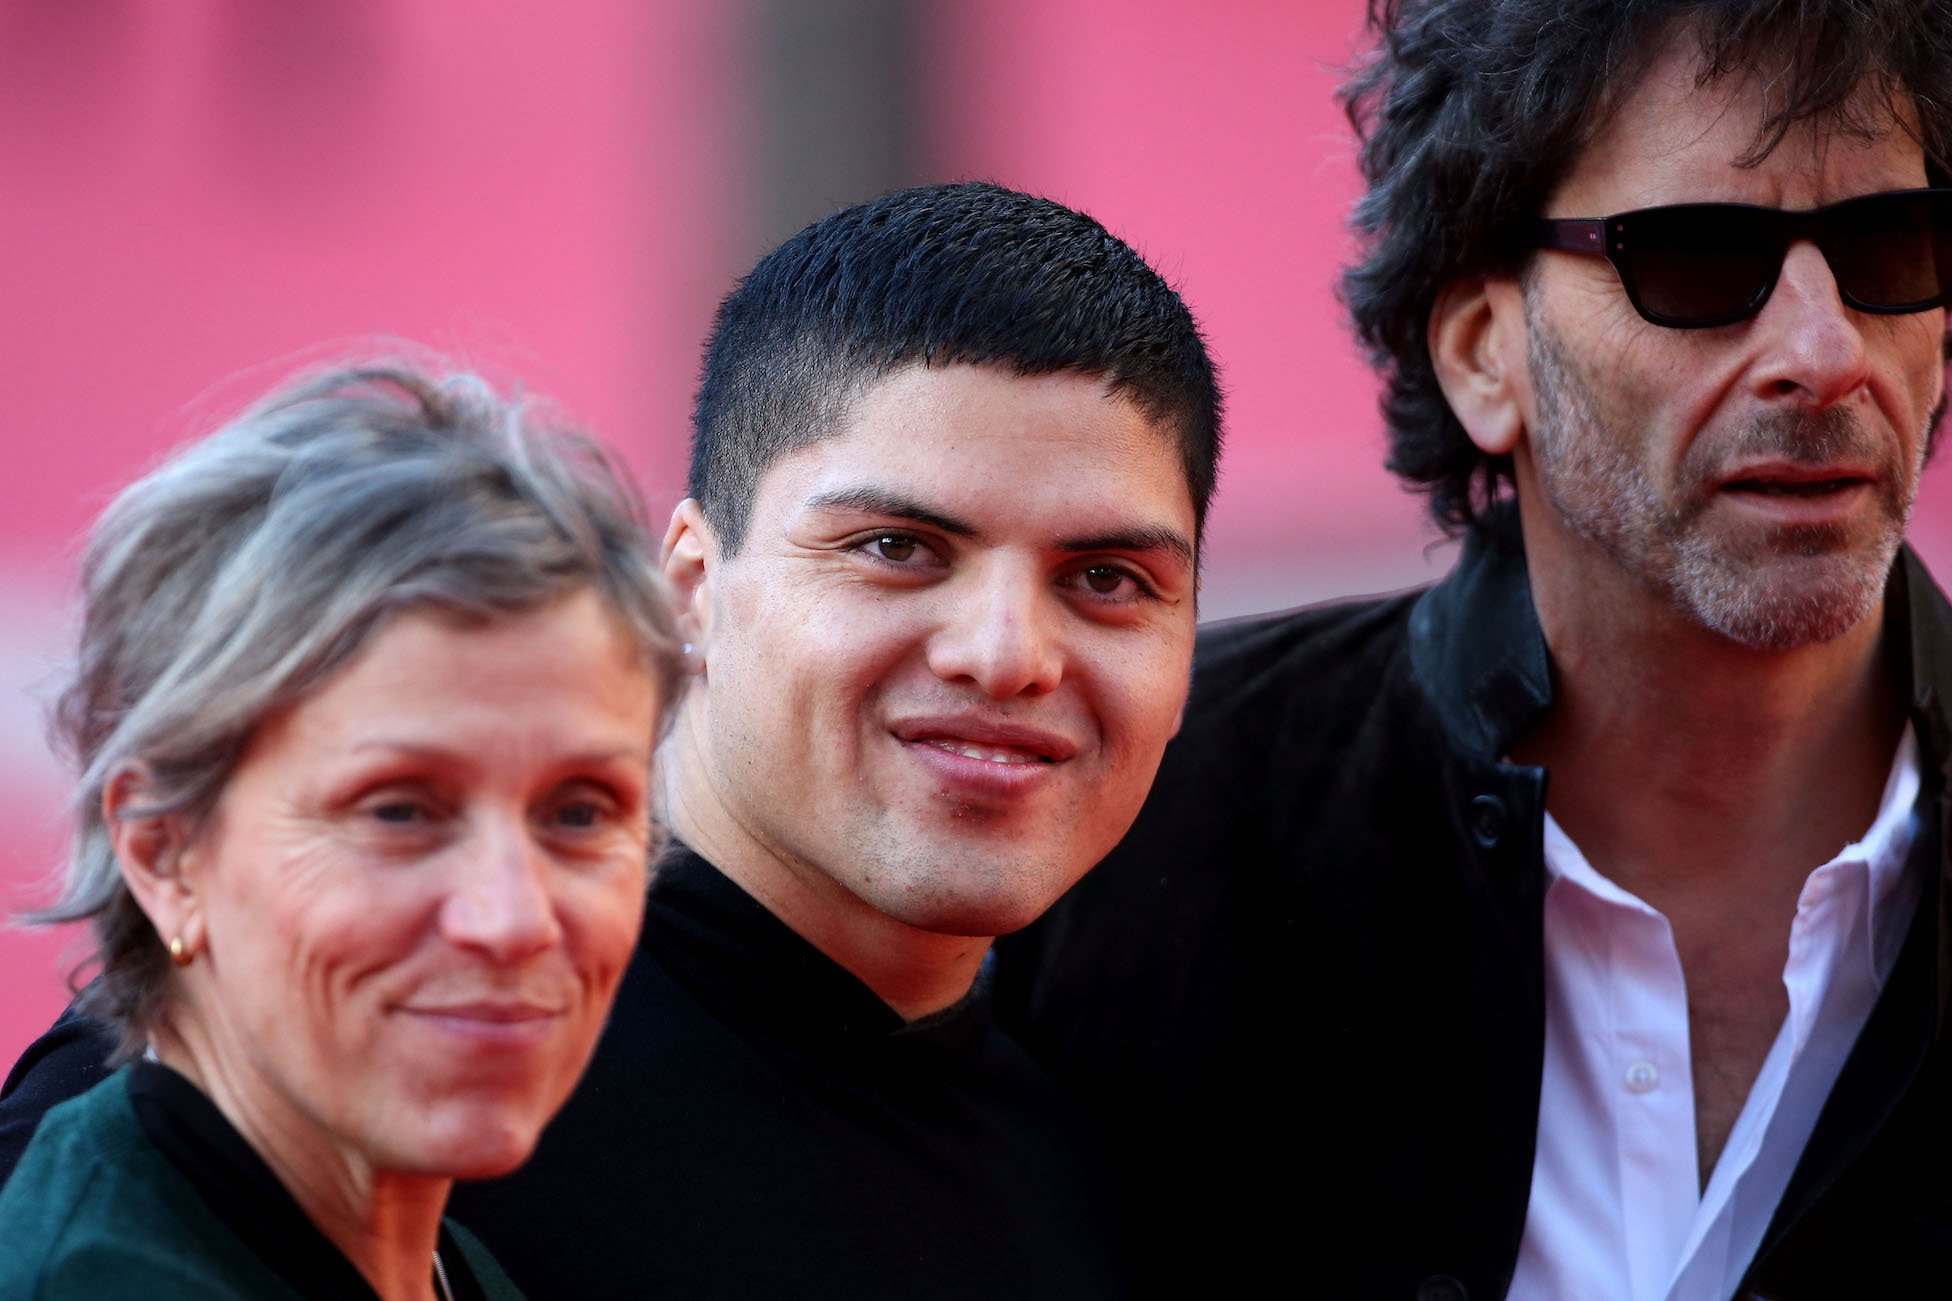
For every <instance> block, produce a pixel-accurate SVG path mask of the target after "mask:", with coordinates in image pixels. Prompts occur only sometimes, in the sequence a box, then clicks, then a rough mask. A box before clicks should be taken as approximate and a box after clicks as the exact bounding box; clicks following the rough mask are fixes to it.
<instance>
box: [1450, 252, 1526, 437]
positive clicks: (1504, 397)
mask: <svg viewBox="0 0 1952 1301" xmlns="http://www.w3.org/2000/svg"><path fill="white" fill-rule="evenodd" d="M1428 341H1429V346H1430V362H1431V365H1432V366H1434V367H1435V368H1436V371H1437V383H1438V384H1439V385H1440V386H1441V387H1442V388H1443V390H1444V398H1445V400H1446V401H1448V402H1449V403H1450V409H1451V410H1452V411H1454V412H1455V413H1456V414H1457V419H1458V422H1459V423H1460V424H1462V425H1463V426H1464V432H1465V433H1467V434H1469V435H1470V436H1471V441H1472V442H1473V443H1475V444H1477V446H1478V450H1480V451H1482V452H1484V453H1485V454H1486V455H1488V456H1506V455H1509V454H1510V453H1511V452H1512V450H1513V449H1514V448H1516V447H1517V446H1518V443H1519V440H1520V439H1521V438H1522V437H1523V436H1524V433H1525V429H1526V427H1527V422H1528V421H1529V420H1530V418H1531V414H1532V382H1531V381H1532V375H1531V367H1530V363H1529V360H1528V347H1529V343H1530V339H1529V335H1528V332H1527V327H1526V322H1525V296H1524V291H1523V290H1521V289H1520V288H1519V285H1518V281H1517V280H1515V279H1513V278H1512V277H1510V276H1466V277H1463V278H1461V279H1458V280H1453V281H1451V282H1450V283H1449V284H1447V285H1445V286H1444V288H1443V290H1442V291H1441V292H1439V293H1438V295H1437V302H1436V305H1435V306H1433V307H1432V308H1431V309H1430V330H1429V335H1428Z"/></svg>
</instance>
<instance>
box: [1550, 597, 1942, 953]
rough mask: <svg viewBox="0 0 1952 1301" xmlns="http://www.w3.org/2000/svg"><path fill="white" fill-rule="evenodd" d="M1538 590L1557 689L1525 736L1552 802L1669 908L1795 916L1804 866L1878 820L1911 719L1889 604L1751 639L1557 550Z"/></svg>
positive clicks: (1577, 832)
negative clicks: (1893, 656) (1814, 628)
mask: <svg viewBox="0 0 1952 1301" xmlns="http://www.w3.org/2000/svg"><path fill="white" fill-rule="evenodd" d="M1533 599H1534V601H1535V602H1536V604H1537V608H1538V613H1539V622H1540V626H1541V628H1542V630H1543V632H1544V634H1545V639H1546V645H1547V647H1548V648H1549V649H1550V651H1551V654H1552V661H1553V669H1554V699H1553V706H1552V709H1551V712H1550V713H1549V714H1548V715H1547V717H1546V719H1545V721H1544V722H1543V723H1542V724H1541V725H1540V726H1539V727H1537V728H1536V729H1534V731H1533V732H1532V733H1531V734H1529V735H1528V736H1526V737H1525V738H1524V739H1523V740H1522V741H1521V742H1520V744H1519V745H1518V746H1516V747H1515V748H1514V753H1515V756H1516V757H1518V758H1521V759H1523V760H1525V761H1526V762H1531V763H1538V764H1541V765H1543V766H1545V767H1546V768H1548V769H1549V770H1550V773H1551V784H1550V786H1549V788H1548V790H1549V795H1548V806H1549V807H1550V809H1551V811H1552V814H1553V816H1554V817H1555V818H1556V819H1557V820H1558V821H1559V823H1560V825H1562V826H1563V827H1565V829H1566V831H1567V834H1568V835H1570V836H1571V837H1572V838H1573V840H1574V842H1575V843H1577V844H1578V845H1579V846H1580V848H1581V850H1582V851H1583V852H1584V853H1585V854H1586V856H1587V858H1588V859H1589V860H1590V861H1591V862H1592V863H1593V865H1594V867H1595V868H1597V869H1598V870H1599V871H1601V872H1602V873H1604V874H1605V875H1607V876H1608V877H1610V878H1612V879H1613V880H1615V881H1616V882H1618V883H1619V884H1621V885H1622V886H1624V887H1625V888H1627V889H1629V890H1631V891H1633V892H1634V893H1636V894H1638V895H1640V897H1642V898H1643V899H1646V900H1647V902H1648V903H1650V904H1653V905H1654V906H1655V907H1661V908H1662V910H1663V911H1667V909H1666V907H1665V906H1663V901H1664V900H1665V901H1669V902H1671V903H1673V904H1674V905H1676V906H1681V907H1687V906H1690V902H1691V901H1692V903H1693V904H1696V905H1700V904H1709V903H1710V901H1711V900H1713V899H1714V898H1717V897H1722V898H1724V899H1725V900H1726V902H1728V903H1729V904H1731V905H1733V904H1736V903H1738V902H1739V901H1742V900H1747V901H1749V903H1750V904H1751V905H1762V906H1767V905H1764V904H1763V900H1766V899H1767V900H1774V901H1775V907H1776V908H1777V909H1780V908H1781V907H1782V906H1783V905H1784V902H1785V900H1786V902H1787V907H1788V909H1789V915H1793V913H1794V903H1795V897H1796V893H1797V891H1798V890H1800V887H1801V882H1802V880H1803V879H1804V877H1806V876H1807V875H1808V874H1809V873H1810V871H1812V870H1813V869H1815V868H1816V867H1819V866H1821V865H1822V864H1823V863H1825V862H1827V861H1828V860H1829V859H1830V858H1832V857H1834V856H1835V855H1836V853H1837V851H1838V850H1840V849H1842V848H1843V847H1844V846H1845V845H1847V844H1849V843H1850V842H1851V841H1853V840H1854V839H1856V838H1857V837H1858V836H1860V835H1862V833H1863V832H1864V830H1865V829H1866V828H1867V827H1869V826H1870V824H1871V821H1872V819H1873V818H1874V816H1875V814H1876V812H1877V807H1878V803H1879V800H1880V798H1881V796H1882V793H1883V789H1884V784H1885V780H1886V778H1887V776H1888V775H1889V771H1890V766H1891V759H1892V755H1893V754H1894V752H1895V750H1896V748H1897V743H1898V738H1899V735H1900V734H1901V733H1902V731H1903V726H1904V718H1903V711H1902V707H1901V704H1900V701H1899V699H1898V696H1897V693H1896V691H1895V690H1894V687H1893V683H1892V681H1891V676H1890V673H1889V671H1888V667H1887V664H1886V657H1885V654H1884V641H1883V636H1882V632H1883V607H1882V605H1881V604H1880V606H1879V607H1878V608H1877V609H1875V610H1874V611H1873V612H1872V613H1871V615H1870V616H1869V617H1868V618H1866V619H1865V620H1863V621H1862V622H1861V623H1860V624H1859V625H1858V626H1857V627H1855V628H1852V629H1851V630H1849V631H1848V632H1846V633H1845V634H1844V635H1842V636H1840V637H1838V638H1836V639H1834V640H1832V641H1829V642H1824V643H1820V644H1817V645H1812V646H1806V647H1800V648H1797V649H1795V650H1790V651H1757V650H1752V649H1750V648H1747V647H1744V646H1740V645H1737V644H1736V643H1734V642H1731V641H1729V640H1728V639H1727V638H1725V637H1722V636H1720V635H1719V634H1716V633H1714V632H1711V631H1709V630H1707V629H1704V628H1701V627H1699V626H1698V625H1696V624H1694V623H1693V622H1692V621H1690V620H1688V619H1687V618H1686V617H1685V616H1683V615H1681V614H1680V613H1679V612H1677V611H1674V610H1672V609H1671V608H1669V607H1668V606H1666V605H1665V604H1664V603H1662V602H1660V601H1659V600H1658V599H1655V598H1653V597H1651V596H1647V595H1644V594H1641V593H1633V592H1619V591H1610V590H1606V589H1605V585H1604V584H1599V585H1596V584H1594V583H1593V582H1592V581H1591V580H1590V577H1588V576H1586V575H1573V574H1563V573H1554V572H1553V567H1552V566H1551V565H1550V564H1549V563H1547V564H1544V565H1535V566H1534V570H1533ZM1711 906H1712V905H1711ZM1784 924H1785V925H1787V917H1785V918H1784Z"/></svg>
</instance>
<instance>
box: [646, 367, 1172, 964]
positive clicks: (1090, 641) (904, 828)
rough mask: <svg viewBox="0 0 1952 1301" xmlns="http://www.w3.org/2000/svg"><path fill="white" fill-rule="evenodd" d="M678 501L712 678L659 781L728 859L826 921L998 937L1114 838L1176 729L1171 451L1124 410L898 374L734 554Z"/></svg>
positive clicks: (795, 479)
mask: <svg viewBox="0 0 1952 1301" xmlns="http://www.w3.org/2000/svg"><path fill="white" fill-rule="evenodd" d="M687 511H690V512H691V516H690V522H689V523H683V522H681V523H679V524H674V533H673V538H672V542H673V546H674V552H673V554H677V555H681V554H682V553H684V552H685V551H686V550H687V548H688V546H693V547H696V546H702V552H703V556H704V564H703V577H702V580H701V579H699V578H697V577H696V576H695V573H696V571H694V577H693V578H692V579H691V580H690V583H691V587H692V591H691V595H690V601H689V608H690V611H691V614H692V616H693V617H694V618H695V619H696V620H697V627H698V629H699V633H698V635H699V645H698V654H699V655H700V656H701V658H702V660H703V667H704V679H703V681H702V682H701V683H700V684H699V686H698V687H697V689H696V690H695V691H694V694H693V696H692V698H691V699H690V700H689V701H688V702H687V705H686V709H685V714H684V716H683V719H682V721H681V723H680V726H679V730H678V738H677V754H676V757H675V762H676V764H677V767H678V772H677V776H676V781H677V783H678V798H679V802H680V804H681V805H682V807H683V808H684V809H685V810H686V811H687V814H686V816H687V817H688V818H689V819H690V820H691V821H692V822H693V823H694V824H702V827H703V834H704V835H705V837H706V838H707V839H709V840H710V841H712V842H714V843H716V844H717V845H718V846H721V848H720V849H719V850H718V852H720V853H725V852H727V851H726V850H725V849H724V848H722V846H725V845H726V844H728V843H730V844H731V845H732V846H733V847H734V848H733V851H732V852H741V853H744V852H755V853H757V854H760V855H763V856H764V858H765V860H766V861H767V862H768V863H769V864H772V865H775V866H776V867H777V869H778V870H783V871H787V872H791V873H793V874H794V875H796V876H798V877H799V878H801V882H800V883H801V884H803V885H805V886H807V887H809V888H810V889H811V891H812V892H813V893H814V894H815V895H816V896H818V897H821V898H824V899H826V900H828V901H829V903H830V904H831V907H832V908H833V909H834V910H835V911H836V912H837V913H844V912H846V911H847V910H849V909H857V908H859V907H861V906H862V905H865V906H866V907H867V908H870V909H872V910H873V911H874V912H877V913H879V914H882V915H883V916H885V917H888V918H893V919H895V920H896V921H899V922H902V923H904V924H906V925H908V926H912V927H915V928H918V929H921V930H925V931H930V932H936V933H941V934H950V935H970V936H989V935H997V934H1002V933H1005V932H1007V931H1011V930H1014V929H1016V928H1017V927H1020V926H1022V925H1024V924H1026V923H1028V922H1029V921H1031V920H1032V919H1034V918H1035V917H1036V916H1037V915H1038V914H1039V913H1041V912H1042V911H1043V910H1044V909H1045V908H1046V907H1048V906H1049V905H1050V904H1051V903H1052V902H1053V901H1055V900H1056V899H1057V897H1058V896H1059V895H1060V894H1062V893H1063V892H1064V890H1065V889H1066V888H1068V887H1069V886H1070V885H1071V883H1072V882H1073V881H1075V880H1076V879H1077V878H1078V877H1079V876H1080V875H1082V874H1083V873H1084V872H1085V871H1086V869H1088V868H1090V867H1091V866H1092V865H1093V864H1094V863H1096V862H1097V861H1098V860H1099V859H1100V858H1101V857H1103V856H1104V854H1105V853H1106V852H1107V851H1108V850H1110V849H1111V847H1112V846H1113V845H1114V844H1115V843H1116V842H1117V841H1118V839H1119V838H1120V837H1121V836H1123V835H1124V834H1125V831H1126V829H1127V828H1128V827H1129V826H1130V825H1131V822H1132V820H1133V818H1134V817H1135V816H1136V815H1137V813H1138V809H1139V805H1140V803H1141V802H1142V800H1143V799H1144V797H1145V794H1146V791H1147V789H1148V787H1149V786H1150V785H1151V782H1152V778H1153V774H1154V772H1155V771H1156V769H1157V767H1158V764H1159V758H1160V754H1161V752H1162V750H1163V749H1164V747H1165V744H1166V742H1167V740H1168V739H1169V738H1170V737H1171V736H1172V734H1173V732H1174V731H1176V730H1177V728H1178V722H1179V714H1180V709H1181V707H1182V705H1183V704H1184V703H1185V698H1186V690H1187V683H1188V677H1189V674H1190V670H1191V663H1192V653H1193V631H1194V594H1195V593H1194V588H1195V576H1194V557H1193V552H1192V548H1193V544H1194V516H1193V502H1192V498H1191V495H1190V493H1189V491H1188V489H1187V486H1186V478H1185V475H1184V473H1183V472H1182V470H1181V466H1180V461H1179V456H1178V452H1177V449H1176V444H1175V441H1174V439H1173V437H1172V435H1171V434H1170V433H1169V432H1167V431H1164V430H1162V429H1160V428H1159V427H1157V426H1156V425H1155V424H1153V423H1152V422H1151V421H1150V420H1149V419H1148V418H1147V417H1146V416H1145V415H1144V414H1142V413H1141V412H1140V411H1139V409H1138V408H1137V407H1136V406H1134V405H1133V404H1132V403H1131V402H1129V401H1127V400H1126V399H1124V398H1122V397H1118V396H1113V395H1110V394H1108V392H1107V389H1106V386H1105V385H1104V383H1103V382H1102V381H1100V380H1098V379H1095V378H1090V377H1087V376H1083V375H1080V374H1076V373H1060V374H1055V375H1045V376H1035V377H1019V376H1016V375H1013V374H1012V373H1010V372H1009V371H1007V370H1002V369H997V368H992V367H979V366H967V365H951V366H945V367H939V368H934V369H930V368H925V367H921V366H911V367H909V368H906V369H904V370H901V371H897V372H896V373H894V374H893V375H891V376H889V377H888V378H886V379H884V380H882V381H880V382H878V383H877V384H875V385H874V386H872V387H870V388H869V389H868V390H867V391H866V393H865V394H864V395H863V396H862V397H861V398H860V400H859V401H858V402H857V403H856V404H855V406H854V408H853V410H852V412H851V414H850V416H849V418H848V420H847V423H846V426H845V428H844V430H843V432H841V433H840V434H839V435H837V436H836V437H833V438H829V439H826V440H825V441H822V442H819V443H816V444H814V445H812V446H809V447H805V448H802V449H800V450H798V451H795V452H793V453H790V454H789V455H787V456H785V457H783V458H781V459H780V460H779V461H777V462H776V463H775V464H773V465H772V466H771V467H770V468H769V469H768V470H767V471H766V473H765V475H764V477H763V478H762V479H761V481H760V484H759V489H758V493H757V496H756V499H755V500H754V502H753V507H752V511H751V515H750V523H749V526H748V528H747V530H746V535H745V539H744V541H743V543H742V545H741V546H740V548H739V550H738V551H737V553H736V554H734V555H731V556H729V557H728V556H724V555H722V554H719V552H718V548H717V545H716V542H715V540H713V539H712V538H711V537H710V533H709V528H708V527H707V526H705V525H703V523H702V521H701V520H699V518H698V517H697V515H696V511H695V508H693V507H691V506H690V505H689V504H687V506H685V507H681V508H680V518H681V521H682V520H683V519H684V517H685V513H686V512H687ZM687 533H692V534H697V535H699V536H697V537H694V538H691V539H690V540H689V542H688V541H687V538H686V534H687ZM683 583H684V580H681V586H682V585H683ZM708 856H710V855H709V853H708Z"/></svg>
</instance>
